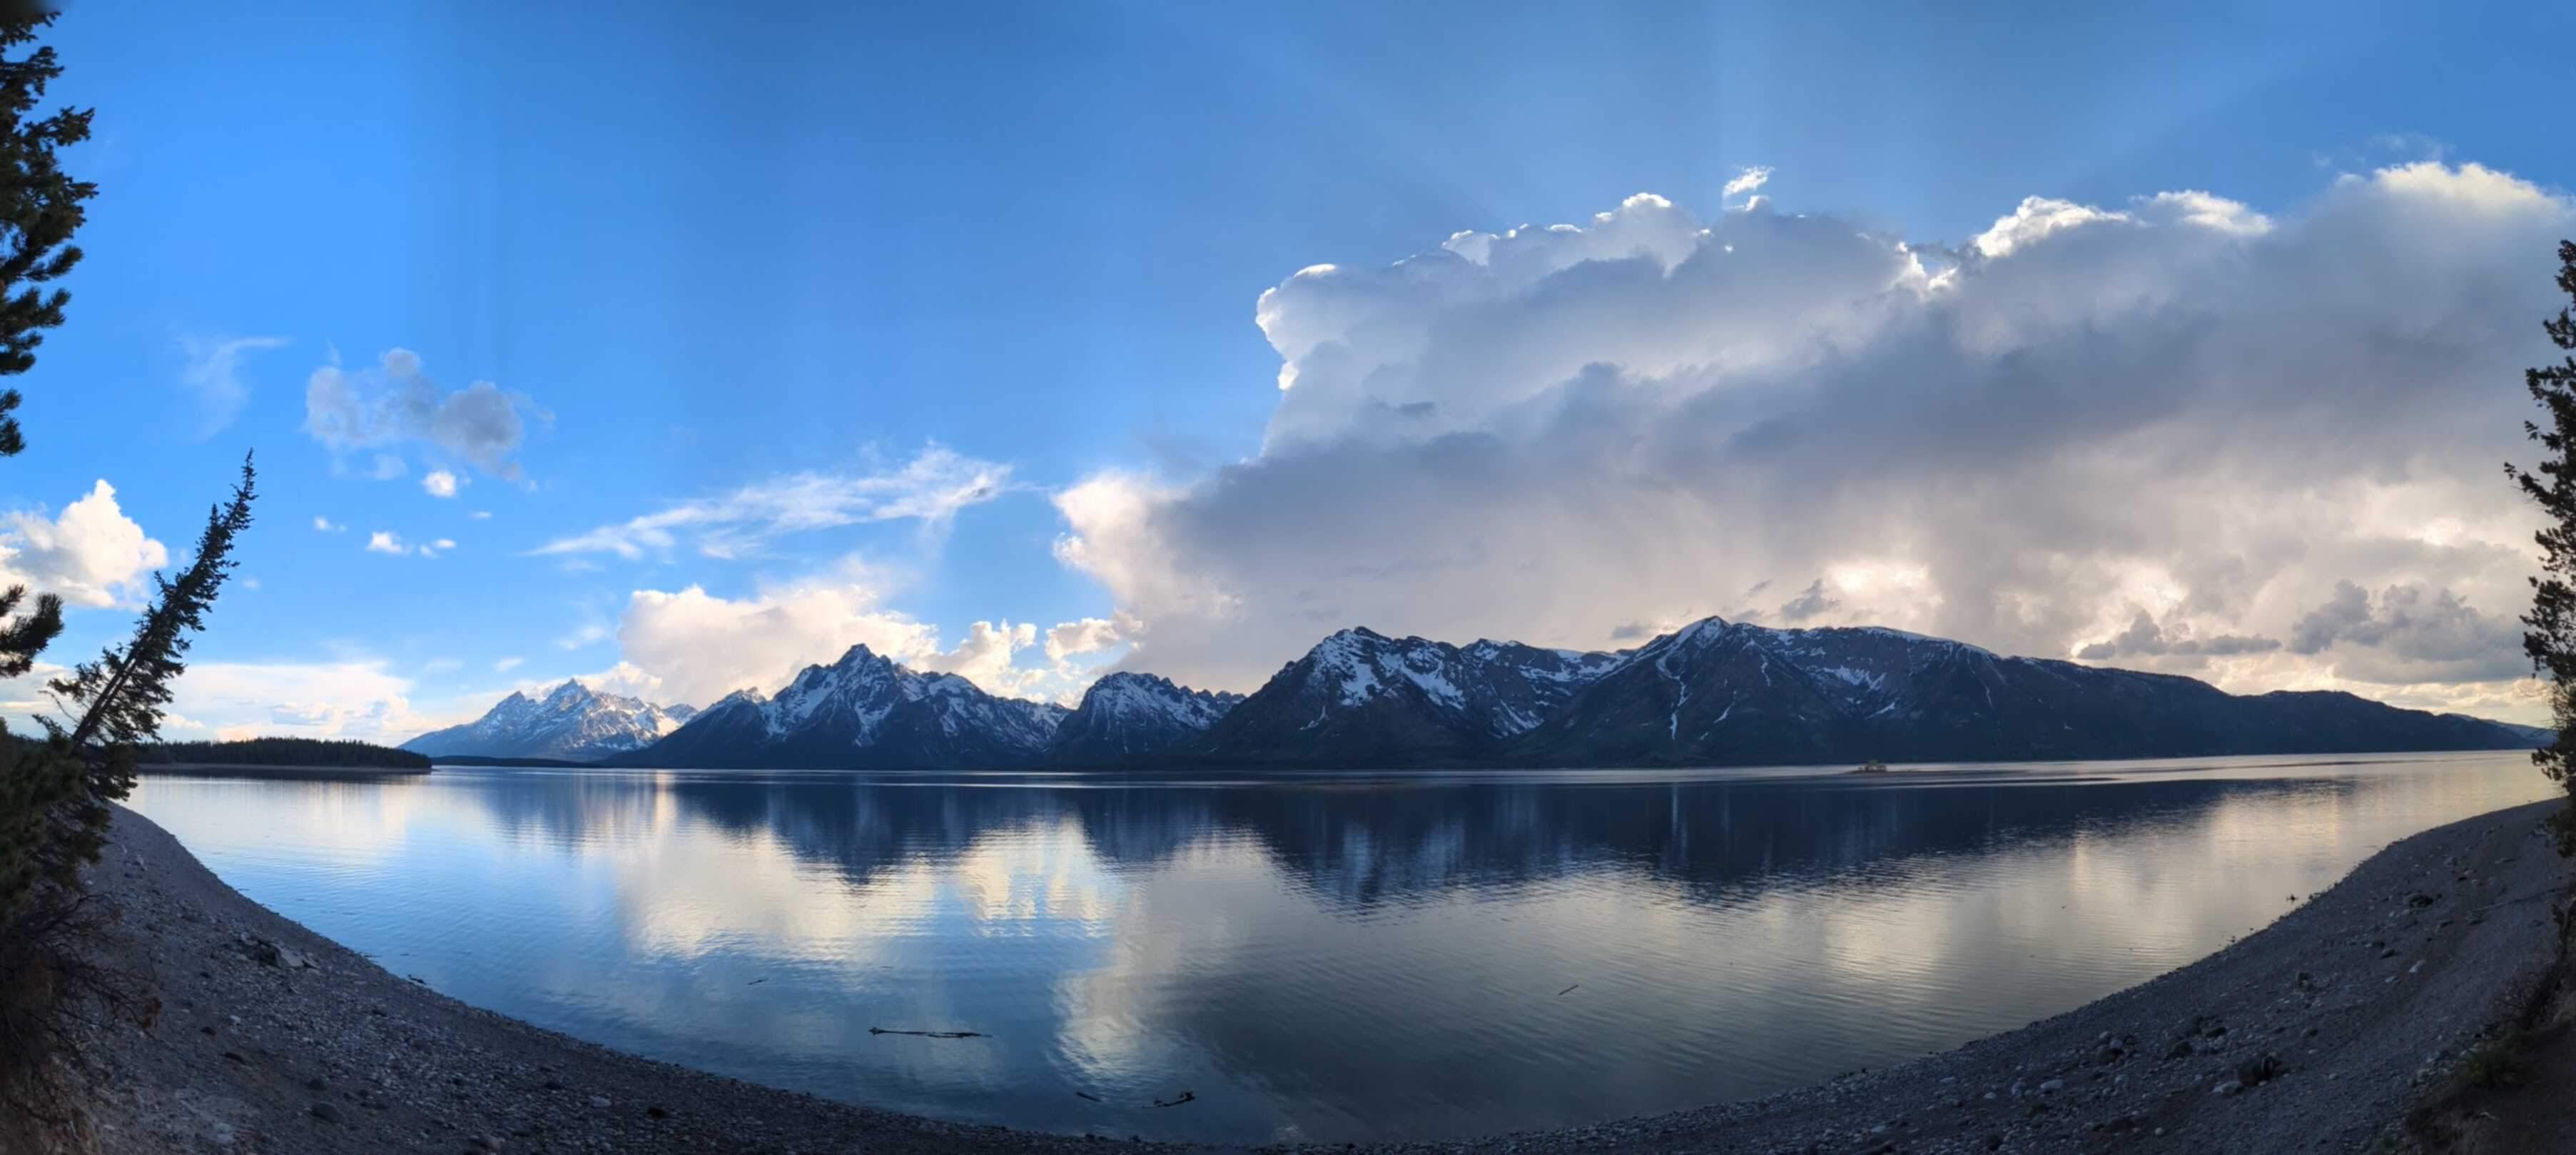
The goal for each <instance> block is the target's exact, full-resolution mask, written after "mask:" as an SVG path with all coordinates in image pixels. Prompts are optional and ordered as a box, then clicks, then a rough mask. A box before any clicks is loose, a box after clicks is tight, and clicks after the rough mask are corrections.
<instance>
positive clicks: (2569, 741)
mask: <svg viewBox="0 0 2576 1155" xmlns="http://www.w3.org/2000/svg"><path fill="white" fill-rule="evenodd" d="M2558 261H2559V268H2558V288H2559V289H2560V291H2562V292H2564V293H2566V294H2567V297H2568V300H2569V301H2570V303H2571V304H2570V307H2567V308H2562V309H2560V310H2558V315H2557V316H2556V317H2553V318H2550V319H2548V320H2545V321H2542V322H2541V325H2540V327H2541V329H2542V331H2544V332H2546V333H2548V334H2549V339H2550V341H2551V342H2552V343H2554V344H2556V345H2557V346H2558V347H2559V348H2560V349H2565V350H2571V351H2576V241H2560V242H2559V243H2558ZM2523 384H2524V386H2525V387H2526V388H2528V389H2530V391H2531V397H2532V400H2535V401H2538V402H2539V403H2540V405H2541V407H2542V408H2544V409H2546V410H2548V412H2549V423H2548V424H2547V425H2545V426H2544V425H2542V424H2540V423H2538V422H2532V421H2525V422H2523V423H2522V428H2523V432H2524V433H2526V434H2528V435H2529V436H2530V437H2531V439H2532V440H2534V441H2537V442H2539V443H2540V447H2541V448H2542V449H2544V450H2546V451H2547V453H2546V455H2545V456H2543V457H2542V458H2541V461H2540V465H2539V467H2538V468H2537V469H2533V470H2526V469H2523V468H2521V467H2519V466H2515V465H2510V464H2508V465H2506V466H2505V467H2504V469H2505V474H2506V476H2508V477H2511V478H2512V479H2513V480H2514V481H2515V482H2516V483H2518V484H2519V485H2520V486H2521V487H2522V492H2523V494H2524V495H2525V496H2527V497H2529V498H2531V500H2532V501H2533V502H2534V503H2535V504H2537V505H2539V506H2540V508H2541V511H2542V512H2543V513H2546V514H2548V515H2549V524H2548V525H2546V526H2544V527H2542V529H2541V530H2540V533H2539V534H2538V536H2537V538H2536V540H2537V541H2538V542H2539V543H2540V573H2539V575H2538V576H2535V577H2533V578H2532V579H2531V612H2530V613H2527V614H2524V615H2523V616H2522V623H2523V624H2524V625H2526V626H2529V627H2531V628H2530V629H2529V630H2528V631H2526V632H2524V634H2523V635H2522V649H2523V652H2524V653H2526V654H2528V655H2530V657H2531V667H2532V669H2533V670H2534V671H2535V672H2537V673H2541V674H2544V675H2546V676H2547V677H2548V679H2549V683H2550V685H2549V699H2550V704H2551V707H2552V713H2553V715H2554V718H2553V720H2554V721H2555V722H2556V724H2557V726H2558V737H2557V739H2556V740H2555V741H2553V742H2551V743H2550V744H2549V745H2547V746H2544V747H2541V748H2540V749H2538V750H2535V751H2533V752H2532V755H2531V760H2532V761H2533V762H2535V763H2538V764H2539V766H2540V772H2541V773H2543V774H2546V775H2548V776H2549V777H2550V779H2551V780H2552V781H2555V782H2557V783H2559V784H2560V785H2561V786H2564V787H2566V788H2567V791H2568V794H2569V797H2568V803H2567V806H2566V807H2565V808H2562V809H2561V810H2560V811H2559V812H2558V815H2557V817H2556V818H2555V819H2554V820H2553V823H2552V824H2553V825H2554V826H2555V827H2556V829H2557V831H2558V850H2559V853H2561V854H2576V774H2571V773H2570V771H2571V770H2576V460H2572V459H2571V458H2570V455H2569V451H2570V447H2571V446H2576V355H2571V356H2565V357H2561V358H2559V361H2558V363H2557V364H2555V365H2542V366H2538V367H2536V368H2533V369H2531V370H2528V371H2527V372H2525V373H2524V374H2523Z"/></svg>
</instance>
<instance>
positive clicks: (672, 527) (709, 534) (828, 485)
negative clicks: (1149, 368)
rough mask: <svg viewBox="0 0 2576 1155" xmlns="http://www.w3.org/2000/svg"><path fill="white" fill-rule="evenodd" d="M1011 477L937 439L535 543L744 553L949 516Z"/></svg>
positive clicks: (566, 549) (635, 551)
mask: <svg viewBox="0 0 2576 1155" xmlns="http://www.w3.org/2000/svg"><path fill="white" fill-rule="evenodd" d="M1010 480H1011V467H1010V466H1007V465H1002V464H998V463H995V462H990V461H981V460H977V459H975V458H972V457H967V456H965V455H963V454H960V453H957V452H955V451H953V450H950V449H947V448H945V447H942V446H938V445H932V446H929V447H927V448H925V449H923V450H922V451H921V452H920V453H919V454H917V455H915V456H914V457H913V459H912V460H911V461H909V462H907V463H905V464H904V465H903V466H902V467H901V468H899V469H895V470H891V471H885V472H877V473H855V474H852V473H812V472H808V473H796V474H790V475H787V476H784V477H779V478H774V479H771V480H768V481H763V482H758V483H755V484H752V485H746V486H743V487H742V488H740V489H736V490H733V491H732V492H729V493H724V494H720V495H717V496H713V497H705V498H698V499H694V500H690V501H683V502H680V503H678V504H675V505H672V506H669V507H668V508H665V509H662V510H659V511H657V512H654V513H648V514H645V515H643V516H641V517H635V518H629V519H627V520H626V521H622V522H619V523H617V524H614V525H603V526H600V527H599V528H597V529H593V530H590V531H589V532H586V533H579V534H575V535H572V536H570V537H564V538H558V539H556V540H554V541H550V542H547V543H546V544H544V545H541V546H538V547H537V548H536V549H534V550H530V551H529V552H530V553H531V554H534V555H540V556H542V555H577V554H596V553H610V554H616V555H617V556H619V557H623V558H628V559H635V558H641V557H643V556H644V555H645V554H647V553H668V552H670V551H672V550H675V549H678V548H681V547H682V546H683V545H685V546H686V547H687V548H689V549H692V550H694V551H696V552H697V553H699V554H701V555H704V556H706V557H714V558H733V557H742V556H745V555H748V554H752V553H756V552H758V551H759V549H760V547H761V546H763V545H764V544H766V543H768V542H769V541H771V540H772V539H775V538H778V537H781V536H784V535H787V534H792V533H801V532H805V531H808V530H816V529H829V528H832V527H834V526H843V525H856V524H859V523H862V522H877V521H903V520H918V521H920V522H922V523H923V524H924V525H927V526H932V527H939V526H944V525H946V524H947V523H948V522H949V521H950V520H951V519H953V518H955V517H956V516H957V512H958V511H959V510H962V509H965V508H966V507H968V506H971V505H977V504H981V503H983V502H987V501H991V500H992V499H994V498H996V497H999V496H1001V495H1002V494H1003V493H1005V492H1007V491H1008V489H1009V487H1010Z"/></svg>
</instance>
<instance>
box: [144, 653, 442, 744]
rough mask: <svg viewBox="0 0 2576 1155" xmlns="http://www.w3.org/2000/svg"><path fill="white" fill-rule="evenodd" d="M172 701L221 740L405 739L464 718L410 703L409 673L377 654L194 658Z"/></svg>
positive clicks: (174, 690) (179, 709) (198, 726)
mask: <svg viewBox="0 0 2576 1155" xmlns="http://www.w3.org/2000/svg"><path fill="white" fill-rule="evenodd" d="M171 690H172V700H171V705H172V708H173V709H174V710H175V711H177V712H178V713H179V714H181V715H183V716H185V717H186V718H188V719H190V720H192V722H193V724H194V725H195V727H196V728H197V729H199V730H202V731H208V732H211V733H212V735H213V736H215V737H218V738H223V739H232V738H248V737H256V736H260V735H270V734H286V735H293V736H299V737H307V738H353V739H357V740H360V741H367V742H380V743H396V742H403V741H407V740H409V739H411V738H412V737H414V736H417V735H419V734H421V733H423V732H425V731H428V730H432V729H436V728H437V727H439V726H445V725H449V724H451V723H453V722H456V721H461V720H462V719H461V718H456V717H448V716H443V715H441V716H425V715H423V714H420V713H417V712H415V711H414V710H413V709H412V704H411V699H410V697H409V695H410V693H411V680H410V679H408V678H404V677H402V676H400V675H397V674H394V673H392V672H390V670H389V669H388V667H387V664H386V663H384V662H382V661H376V660H353V661H330V662H203V661H200V662H191V663H189V665H188V669H187V672H186V673H183V674H181V675H180V676H179V678H178V680H177V681H175V682H173V683H172V686H171Z"/></svg>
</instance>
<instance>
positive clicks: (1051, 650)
mask: <svg viewBox="0 0 2576 1155" xmlns="http://www.w3.org/2000/svg"><path fill="white" fill-rule="evenodd" d="M1124 640H1126V630H1125V626H1124V624H1123V623H1121V622H1117V621H1113V620H1111V619H1108V618H1081V619H1078V620H1075V621H1070V622H1062V623H1058V624H1057V625H1056V627H1055V628H1054V629H1051V630H1048V631H1047V634H1046V656H1047V660H1048V661H1050V662H1061V661H1064V660H1065V659H1067V658H1074V657H1079V656H1081V655H1084V654H1096V653H1099V652H1101V651H1103V650H1106V649H1109V648H1110V647H1112V646H1115V645H1117V644H1119V643H1120V642H1122V641H1124Z"/></svg>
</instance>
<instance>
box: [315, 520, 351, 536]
mask: <svg viewBox="0 0 2576 1155" xmlns="http://www.w3.org/2000/svg"><path fill="white" fill-rule="evenodd" d="M313 528H314V530H315V531H316V532H319V533H339V532H341V531H343V530H346V529H348V528H349V527H348V526H345V525H342V524H340V523H339V522H336V521H333V520H331V519H330V518H327V517H316V518H314V519H313Z"/></svg>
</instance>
